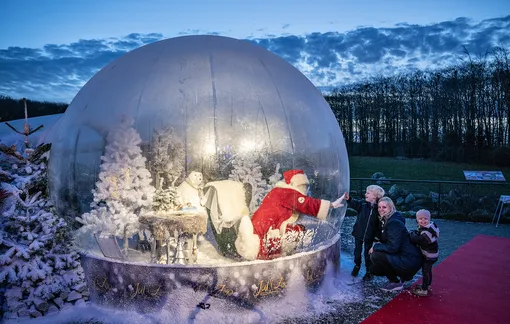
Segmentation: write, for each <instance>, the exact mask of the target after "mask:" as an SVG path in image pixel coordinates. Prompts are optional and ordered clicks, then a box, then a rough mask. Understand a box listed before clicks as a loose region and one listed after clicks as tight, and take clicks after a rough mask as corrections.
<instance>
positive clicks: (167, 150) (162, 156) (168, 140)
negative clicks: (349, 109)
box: [149, 127, 185, 211]
mask: <svg viewBox="0 0 510 324" xmlns="http://www.w3.org/2000/svg"><path fill="white" fill-rule="evenodd" d="M150 153H151V154H150V155H151V161H150V163H149V164H150V169H151V171H152V174H153V175H154V177H155V183H156V192H155V194H154V203H153V208H154V210H165V211H167V210H176V209H178V208H179V195H178V193H177V190H176V187H175V182H176V181H177V180H178V179H179V177H180V176H181V175H182V174H183V171H184V162H185V152H184V146H183V143H182V141H181V139H180V138H179V137H178V136H177V135H175V134H174V132H173V130H172V129H171V128H169V127H166V128H163V129H162V130H155V131H154V134H153V135H152V140H151V148H150ZM165 179H166V182H167V185H168V186H167V187H166V188H165Z"/></svg>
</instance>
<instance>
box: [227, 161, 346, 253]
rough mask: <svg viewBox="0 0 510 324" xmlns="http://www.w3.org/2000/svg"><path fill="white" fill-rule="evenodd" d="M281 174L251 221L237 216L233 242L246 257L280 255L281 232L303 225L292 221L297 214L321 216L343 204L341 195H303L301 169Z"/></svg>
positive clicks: (291, 231) (304, 181) (301, 228)
mask: <svg viewBox="0 0 510 324" xmlns="http://www.w3.org/2000/svg"><path fill="white" fill-rule="evenodd" d="M283 177H284V180H282V181H280V182H278V183H277V184H276V185H275V188H273V189H272V190H271V191H270V192H269V193H268V194H267V196H266V197H265V198H264V200H263V201H262V203H261V205H260V207H259V208H258V209H257V211H255V214H253V217H252V219H251V222H250V219H249V218H247V217H244V218H243V219H241V222H240V224H239V233H238V237H237V240H236V243H235V244H236V249H237V251H238V253H239V254H240V255H241V256H243V257H244V258H246V259H248V260H253V259H255V258H256V259H260V260H269V259H274V258H276V257H279V256H281V254H282V238H283V237H284V235H289V234H298V233H299V232H303V231H304V230H305V228H304V226H303V225H301V224H294V222H295V221H296V220H297V219H298V217H299V214H306V215H310V216H315V217H317V218H319V219H322V220H324V219H326V216H327V215H328V211H329V209H330V208H338V207H341V206H343V204H342V200H343V199H344V196H342V197H340V198H338V199H337V200H335V201H334V202H330V201H328V200H323V199H317V198H313V197H309V196H307V195H306V193H307V191H308V185H309V181H308V178H307V176H306V174H305V173H304V172H303V170H289V171H286V172H284V173H283ZM252 229H253V230H252ZM251 230H252V231H251Z"/></svg>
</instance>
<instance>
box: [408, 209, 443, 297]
mask: <svg viewBox="0 0 510 324" xmlns="http://www.w3.org/2000/svg"><path fill="white" fill-rule="evenodd" d="M416 221H417V222H418V230H414V231H411V232H410V233H409V235H410V236H411V241H412V242H413V243H415V244H416V245H418V247H419V248H420V249H421V252H422V254H423V256H424V262H423V266H422V268H421V272H422V275H423V283H422V285H421V287H420V286H417V287H416V288H415V289H414V290H413V294H415V295H416V296H428V295H429V294H430V285H431V284H432V265H433V264H434V263H435V262H436V261H437V257H438V255H439V246H438V244H437V239H438V238H439V227H437V225H436V224H434V223H433V222H431V221H430V212H429V211H428V210H426V209H420V210H418V211H417V212H416Z"/></svg>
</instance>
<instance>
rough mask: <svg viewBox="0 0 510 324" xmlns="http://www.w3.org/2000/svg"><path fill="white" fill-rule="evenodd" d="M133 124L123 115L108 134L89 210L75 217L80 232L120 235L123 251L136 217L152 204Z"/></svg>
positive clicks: (139, 139)
mask: <svg viewBox="0 0 510 324" xmlns="http://www.w3.org/2000/svg"><path fill="white" fill-rule="evenodd" d="M133 124H134V121H133V120H132V119H130V118H124V119H123V120H122V122H121V123H120V125H119V126H118V127H116V128H114V129H113V130H112V131H111V132H110V133H109V134H108V136H107V138H106V148H105V154H104V155H103V156H102V157H101V160H102V162H103V163H102V164H101V169H100V173H99V181H98V182H97V183H96V189H94V190H93V196H94V200H93V202H92V204H91V206H92V210H91V212H90V213H85V214H83V215H82V216H81V217H77V218H76V220H77V221H78V222H80V223H82V224H84V225H85V226H84V228H82V229H81V230H82V231H83V230H90V231H92V232H95V233H97V232H100V231H103V232H106V233H109V234H114V235H117V236H122V237H123V238H124V250H125V251H124V252H125V253H127V250H128V238H129V237H131V236H132V235H133V234H135V233H137V232H138V230H139V223H138V217H139V216H140V214H141V213H143V212H145V211H147V210H149V209H150V208H151V207H152V201H153V196H154V187H153V186H152V185H151V182H152V179H151V175H150V172H149V171H148V170H147V168H146V167H145V161H146V160H145V158H144V157H143V156H142V150H141V149H140V143H141V141H142V140H141V138H140V135H139V134H138V132H137V131H136V130H135V129H134V128H133Z"/></svg>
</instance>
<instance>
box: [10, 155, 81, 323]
mask: <svg viewBox="0 0 510 324" xmlns="http://www.w3.org/2000/svg"><path fill="white" fill-rule="evenodd" d="M48 150H49V145H42V146H39V147H37V148H36V149H35V151H34V153H33V155H31V156H30V158H28V159H24V158H21V159H19V161H17V163H14V164H11V165H10V168H9V169H8V170H4V172H5V173H7V174H9V175H10V179H11V180H12V181H11V183H10V186H9V187H8V188H9V190H7V191H8V194H9V198H10V199H9V200H8V201H7V203H9V202H12V203H11V205H10V206H8V207H7V208H6V211H4V213H3V216H2V218H1V222H0V227H1V230H0V286H1V287H3V288H4V289H5V293H4V297H5V298H0V300H2V301H3V303H2V312H4V314H5V317H6V318H16V317H18V316H20V317H28V316H32V317H38V316H41V315H44V314H46V313H49V312H53V311H56V310H58V309H59V308H61V307H63V306H64V304H66V303H70V302H76V301H78V300H82V301H83V299H85V298H86V297H84V296H88V294H87V295H85V294H84V291H85V290H86V284H85V282H84V277H83V270H82V268H81V266H80V264H79V261H78V258H79V256H78V254H77V253H76V252H74V251H73V250H72V249H71V247H70V242H72V240H71V239H70V234H69V232H68V230H67V225H66V223H65V221H64V220H63V219H61V218H58V217H57V216H56V215H54V214H53V208H52V205H51V203H50V201H49V199H48V198H47V196H46V192H47V191H46V189H47V188H46V184H47V173H46V161H47V160H46V157H47V151H48ZM3 196H5V192H4V195H3ZM82 293H83V295H82Z"/></svg>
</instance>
